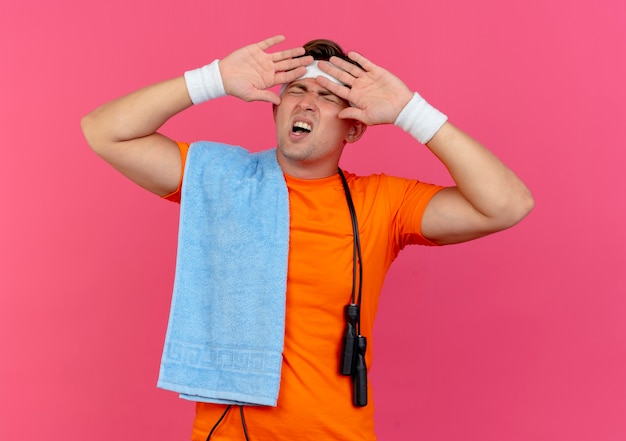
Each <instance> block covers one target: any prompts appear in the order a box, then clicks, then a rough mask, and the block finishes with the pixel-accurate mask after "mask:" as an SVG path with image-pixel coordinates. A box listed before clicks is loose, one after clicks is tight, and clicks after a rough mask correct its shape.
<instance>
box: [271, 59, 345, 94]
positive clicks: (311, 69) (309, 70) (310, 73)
mask: <svg viewBox="0 0 626 441" xmlns="http://www.w3.org/2000/svg"><path fill="white" fill-rule="evenodd" d="M318 63H319V60H315V61H313V63H312V64H309V65H308V66H307V67H306V73H305V74H304V75H302V76H301V77H300V78H298V79H296V80H294V81H298V80H304V79H306V78H317V77H320V76H321V77H325V78H328V79H329V80H330V81H332V82H333V83H335V84H341V85H342V86H345V84H343V83H342V82H341V81H339V80H338V79H337V78H335V77H333V76H331V75H328V74H327V73H326V72H322V71H321V70H320V68H319V67H317V64H318ZM292 82H293V81H292ZM289 84H291V83H285V84H283V85H282V86H281V88H280V93H279V95H282V94H283V92H284V91H285V89H286V88H287V86H288V85H289Z"/></svg>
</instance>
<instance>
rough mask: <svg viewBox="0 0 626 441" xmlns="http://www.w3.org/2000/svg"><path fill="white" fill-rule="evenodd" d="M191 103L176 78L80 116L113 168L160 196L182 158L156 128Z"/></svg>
mask: <svg viewBox="0 0 626 441" xmlns="http://www.w3.org/2000/svg"><path fill="white" fill-rule="evenodd" d="M191 105H192V102H191V99H190V98H189V94H188V93H187V87H186V85H185V79H184V78H183V77H182V76H181V77H178V78H174V79H171V80H168V81H164V82H162V83H158V84H154V85H151V86H148V87H146V88H143V89H140V90H138V91H136V92H133V93H131V94H129V95H126V96H124V97H122V98H118V99H116V100H114V101H111V102H109V103H107V104H104V105H103V106H101V107H98V108H97V109H96V110H94V111H93V112H91V113H89V114H88V115H86V116H85V117H84V118H83V119H82V121H81V123H82V128H83V133H84V135H85V138H86V139H87V142H88V144H89V145H90V146H91V148H92V149H93V150H94V151H95V152H96V153H97V154H98V155H99V156H101V157H102V158H103V159H104V160H105V161H107V162H108V163H109V164H111V165H112V166H113V167H114V168H115V169H117V170H118V171H120V172H121V173H122V174H124V175H125V176H127V177H128V178H130V179H131V180H132V181H134V182H135V183H137V184H139V185H141V186H142V187H144V188H146V189H147V190H149V191H151V192H153V193H156V194H158V195H160V196H163V195H166V194H168V193H171V192H172V191H174V190H175V189H176V187H177V186H178V182H179V179H180V169H181V158H180V152H179V150H178V146H177V145H176V143H175V142H174V141H172V140H171V139H169V138H167V137H166V136H164V135H161V134H159V133H157V130H158V129H159V128H160V127H161V126H162V125H163V124H164V123H165V122H166V121H167V120H168V119H170V118H171V117H172V116H174V115H175V114H177V113H178V112H181V111H182V110H184V109H186V108H188V107H190V106H191Z"/></svg>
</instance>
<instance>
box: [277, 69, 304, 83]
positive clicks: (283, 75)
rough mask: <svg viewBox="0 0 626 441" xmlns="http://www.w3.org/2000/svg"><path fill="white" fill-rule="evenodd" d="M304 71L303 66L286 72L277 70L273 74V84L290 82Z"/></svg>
mask: <svg viewBox="0 0 626 441" xmlns="http://www.w3.org/2000/svg"><path fill="white" fill-rule="evenodd" d="M305 73H306V68H305V67H304V66H300V67H297V68H295V69H293V70H289V71H286V72H278V73H277V74H276V75H275V76H274V84H284V83H291V82H292V81H295V80H297V79H298V78H300V77H301V76H302V75H304V74H305Z"/></svg>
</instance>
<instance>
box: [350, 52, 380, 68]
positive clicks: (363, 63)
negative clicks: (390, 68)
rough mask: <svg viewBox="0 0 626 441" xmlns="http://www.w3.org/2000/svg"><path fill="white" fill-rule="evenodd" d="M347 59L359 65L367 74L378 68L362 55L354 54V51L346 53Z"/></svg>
mask: <svg viewBox="0 0 626 441" xmlns="http://www.w3.org/2000/svg"><path fill="white" fill-rule="evenodd" d="M348 58H350V59H351V60H353V61H356V62H357V63H359V64H360V65H361V67H362V68H363V69H365V71H367V72H369V71H371V70H373V69H376V68H377V67H378V66H376V65H375V64H374V63H372V62H371V61H370V60H368V59H367V58H365V57H364V56H363V55H361V54H359V53H358V52H354V51H351V52H348Z"/></svg>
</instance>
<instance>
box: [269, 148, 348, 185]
mask: <svg viewBox="0 0 626 441" xmlns="http://www.w3.org/2000/svg"><path fill="white" fill-rule="evenodd" d="M276 158H277V160H278V164H279V165H280V168H281V169H282V171H283V173H284V174H286V175H288V176H292V177H294V178H298V179H322V178H327V177H329V176H333V175H336V174H337V169H338V167H339V158H336V159H333V160H332V161H329V160H326V161H319V162H317V161H306V160H295V159H290V158H287V157H285V156H284V155H283V154H281V153H280V150H279V149H277V150H276Z"/></svg>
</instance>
